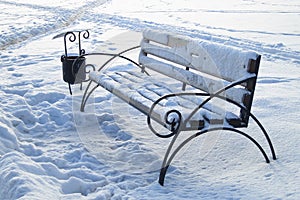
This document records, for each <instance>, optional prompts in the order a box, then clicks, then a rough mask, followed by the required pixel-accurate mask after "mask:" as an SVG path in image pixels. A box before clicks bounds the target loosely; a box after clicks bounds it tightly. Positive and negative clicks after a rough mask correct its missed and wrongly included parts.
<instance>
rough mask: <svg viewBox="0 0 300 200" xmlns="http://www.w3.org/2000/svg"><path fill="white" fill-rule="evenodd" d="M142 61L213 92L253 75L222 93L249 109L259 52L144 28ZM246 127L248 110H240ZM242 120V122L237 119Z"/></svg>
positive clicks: (143, 63)
mask: <svg viewBox="0 0 300 200" xmlns="http://www.w3.org/2000/svg"><path fill="white" fill-rule="evenodd" d="M139 63H140V64H141V65H142V66H143V67H145V68H150V69H152V70H154V71H157V72H159V73H161V74H164V75H166V76H168V77H171V78H174V79H176V80H178V81H181V82H183V83H184V84H187V85H191V86H192V87H194V88H198V89H200V90H203V91H205V92H208V93H210V94H212V93H214V92H216V91H218V90H219V89H221V88H223V87H225V86H226V85H228V84H230V83H232V82H236V81H239V80H241V79H244V78H248V77H254V78H253V79H251V80H250V81H247V82H245V83H242V84H240V85H238V86H235V87H233V88H231V89H230V90H228V91H226V92H224V93H222V95H223V96H225V97H226V98H228V99H231V100H234V101H236V102H237V103H239V104H241V105H244V106H245V107H246V108H247V109H248V110H249V112H250V109H251V105H252V100H253V94H254V89H255V84H256V76H257V73H258V67H259V63H260V55H258V54H256V53H255V52H250V51H245V50H241V49H237V48H233V47H229V46H225V45H222V44H217V43H213V42H209V41H203V40H199V39H192V38H189V37H185V36H178V35H173V34H170V33H166V32H159V31H154V30H145V31H144V32H143V39H142V41H141V52H140V56H139ZM239 115H240V119H241V121H242V123H243V125H244V126H247V124H248V119H249V113H248V112H245V111H244V110H240V114H239ZM238 123H240V122H238Z"/></svg>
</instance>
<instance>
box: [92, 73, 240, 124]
mask: <svg viewBox="0 0 300 200" xmlns="http://www.w3.org/2000/svg"><path fill="white" fill-rule="evenodd" d="M90 78H91V80H93V81H95V82H96V83H98V84H100V85H101V86H102V87H104V88H105V89H106V90H108V91H110V92H111V93H113V94H115V95H116V96H118V97H119V98H121V99H122V100H124V101H126V102H128V103H129V104H130V105H132V106H134V107H135V108H137V109H138V110H140V111H141V112H142V113H144V114H147V113H149V111H150V108H151V106H152V104H153V103H154V101H155V100H157V99H158V98H160V97H161V96H163V95H167V94H171V93H172V91H171V90H170V89H169V88H167V87H165V86H164V84H163V83H160V82H159V81H158V80H155V78H154V79H153V77H151V78H150V77H149V76H147V75H145V74H142V73H136V72H131V71H124V72H104V73H103V72H102V73H97V72H91V73H90ZM197 105H199V102H197V101H193V100H192V99H188V98H185V99H184V98H181V97H176V98H175V99H174V98H173V99H171V100H163V101H162V102H160V103H159V104H158V105H157V106H156V108H155V110H154V111H153V115H152V116H151V117H152V118H153V119H154V120H155V121H157V122H159V123H161V124H164V116H165V114H166V112H167V111H169V110H173V109H176V110H180V111H181V112H182V115H183V119H185V118H187V117H188V116H189V114H190V112H191V110H192V109H194V108H196V106H197ZM204 108H207V109H206V110H205V112H199V113H197V114H196V115H195V116H193V117H192V119H191V120H190V121H189V123H188V124H187V127H186V128H187V129H195V126H197V128H196V129H201V128H203V126H204V124H205V122H204V121H205V120H209V121H210V122H212V121H214V123H223V122H224V119H223V118H224V116H222V114H218V113H214V112H213V111H211V110H210V108H208V107H207V106H204ZM231 116H235V118H236V119H238V116H237V115H234V114H233V113H232V115H231Z"/></svg>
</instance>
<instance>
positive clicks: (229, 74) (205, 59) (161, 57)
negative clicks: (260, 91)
mask: <svg viewBox="0 0 300 200" xmlns="http://www.w3.org/2000/svg"><path fill="white" fill-rule="evenodd" d="M122 53H123V52H122ZM122 53H120V54H118V55H115V56H114V57H122V58H125V57H124V56H122V55H121V54H122ZM260 58H261V56H260V55H258V54H256V53H254V52H249V51H244V50H241V49H236V48H232V47H229V46H225V45H220V44H217V43H213V42H209V41H203V40H198V39H192V38H188V37H184V36H178V35H173V34H170V33H166V32H159V31H154V30H145V31H144V32H143V39H142V41H141V46H140V54H139V61H138V63H136V62H134V61H132V60H130V59H127V60H129V61H132V62H134V64H136V65H137V66H138V67H140V68H141V70H140V72H139V71H132V70H129V71H110V70H106V71H105V72H102V71H97V72H91V73H90V74H89V77H90V80H91V82H90V84H91V83H96V84H97V85H96V86H95V87H94V88H91V87H90V84H89V85H88V87H87V89H86V91H85V93H84V96H83V99H82V105H81V110H82V111H84V107H85V104H86V102H87V99H88V98H89V96H90V95H91V93H92V92H93V91H94V90H95V89H96V88H97V87H98V86H101V87H103V88H105V89H106V90H108V91H110V92H111V93H113V94H114V95H116V96H118V97H119V98H121V99H122V100H124V101H125V102H127V103H128V104H130V105H131V106H133V107H135V108H136V109H138V110H139V111H141V112H142V113H144V114H145V115H146V116H147V123H148V126H149V128H150V130H151V131H152V132H153V133H155V134H156V135H157V136H159V137H162V138H167V137H173V138H172V140H171V142H170V144H169V146H168V148H167V151H166V154H165V157H164V160H163V163H162V167H161V171H160V177H159V183H160V184H161V185H163V184H164V178H165V175H166V172H167V169H168V167H169V165H170V163H171V161H172V159H173V158H174V157H175V155H176V154H177V153H178V152H179V150H180V149H181V148H182V147H183V146H184V145H186V144H187V143H188V142H189V141H191V140H192V139H193V138H195V137H197V136H199V135H202V134H204V133H208V132H212V131H219V130H225V131H232V132H236V133H238V134H240V135H242V136H245V137H246V138H248V139H249V140H250V141H251V142H253V144H254V145H256V146H257V148H258V149H259V150H260V151H261V153H262V155H263V156H264V158H265V160H266V162H269V158H268V156H267V155H266V153H265V151H264V149H263V148H262V146H261V145H260V144H259V143H258V142H257V141H256V140H254V139H253V137H251V136H250V135H248V134H246V133H245V132H243V131H241V130H240V129H238V128H246V127H247V126H248V122H249V118H252V119H253V120H254V122H255V123H256V124H257V125H258V126H259V128H260V129H261V130H262V133H263V136H264V137H265V138H266V140H267V142H268V144H269V147H270V150H271V153H272V157H273V159H276V155H275V152H274V149H273V145H272V143H271V140H270V138H269V136H268V134H267V132H266V130H265V129H264V127H263V126H262V124H261V123H260V122H259V121H258V120H257V118H256V117H255V116H254V115H253V114H252V113H251V112H250V111H251V105H252V101H253V95H254V90H255V85H256V79H257V73H258V68H259V63H260ZM150 74H153V75H152V76H151V75H150ZM170 80H172V81H170ZM179 83H180V84H179ZM174 85H175V86H177V88H175V89H174ZM152 120H154V121H155V123H158V124H160V125H162V126H163V127H165V128H166V129H167V130H169V132H167V133H165V132H163V131H161V130H160V131H157V130H156V129H155V126H153V123H154V122H153V121H152ZM192 130H195V131H196V133H192V134H189V135H187V136H186V139H185V140H184V141H183V142H182V143H181V144H179V145H177V147H176V148H175V145H174V144H175V141H176V140H177V138H178V136H179V135H180V133H182V132H184V131H192ZM189 133H190V132H189Z"/></svg>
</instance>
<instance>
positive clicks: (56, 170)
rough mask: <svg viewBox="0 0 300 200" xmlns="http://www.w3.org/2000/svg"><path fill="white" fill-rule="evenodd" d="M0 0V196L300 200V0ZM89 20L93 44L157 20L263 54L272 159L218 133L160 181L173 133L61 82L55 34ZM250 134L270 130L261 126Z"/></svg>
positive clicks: (116, 42)
mask: <svg viewBox="0 0 300 200" xmlns="http://www.w3.org/2000/svg"><path fill="white" fill-rule="evenodd" d="M0 8H1V10H2V11H1V13H0V16H1V22H0V23H1V28H0V31H1V35H0V50H1V52H0V58H1V59H0V68H1V71H2V73H1V74H0V79H1V80H2V82H1V85H0V101H1V104H0V110H1V118H0V155H1V158H0V199H1V200H2V199H4V200H6V199H299V198H300V187H299V185H300V172H299V169H300V154H299V152H300V151H299V142H300V134H299V130H300V125H299V116H300V104H299V103H300V102H299V95H300V92H299V91H300V90H299V85H300V77H299V75H300V66H299V64H300V29H299V22H300V4H299V1H297V0H286V1H283V0H232V1H229V0H228V1H222V3H221V2H220V1H217V0H212V1H209V2H207V1H196V0H190V1H179V0H175V1H171V0H164V1H162V0H150V1H149V0H131V1H128V2H126V3H124V1H121V0H112V1H107V2H105V1H92V0H90V1H84V2H83V1H77V0H76V1H60V0H55V1H51V2H46V1H42V2H41V1H37V0H36V1H31V2H30V3H25V2H23V1H22V0H6V1H0ZM85 28H88V29H89V30H90V32H91V36H90V38H89V39H87V40H84V41H83V47H84V49H86V51H88V52H92V51H106V52H117V51H119V50H120V49H122V48H124V47H125V46H128V45H132V46H134V45H138V44H139V41H140V32H141V31H142V30H143V29H145V28H154V29H162V30H165V31H172V32H177V33H180V34H183V35H188V36H190V37H195V38H201V39H204V40H207V41H208V42H209V41H213V42H217V43H220V44H223V43H225V44H227V45H230V46H233V47H238V48H244V49H248V50H251V51H255V52H257V53H259V54H261V55H262V62H261V67H260V72H259V78H258V84H257V88H256V93H255V99H254V104H253V110H252V111H253V113H254V114H255V115H256V116H257V117H258V118H259V119H260V120H261V122H262V123H263V124H264V126H265V127H266V128H267V130H268V132H269V134H270V137H271V139H272V141H273V143H274V146H275V150H276V152H277V155H278V160H276V161H271V163H270V164H266V163H265V162H264V160H263V158H262V157H261V155H260V154H259V152H258V151H257V149H255V148H254V147H253V146H252V144H251V143H249V141H247V140H244V139H242V138H241V137H240V136H239V135H234V134H228V133H221V132H219V133H215V134H211V135H207V136H205V137H199V138H197V139H196V140H195V141H194V142H193V143H192V144H191V145H189V146H188V148H186V149H185V151H183V152H182V153H180V155H179V156H178V157H177V159H176V160H175V162H174V163H173V166H172V167H171V168H170V169H169V171H168V174H167V177H166V186H165V187H161V186H160V185H159V184H158V183H157V178H158V171H157V169H158V168H159V166H160V163H161V161H162V156H163V154H164V151H165V147H166V145H167V144H168V141H169V140H164V139H159V138H157V137H156V136H154V135H153V134H152V133H151V132H150V131H149V130H148V128H147V125H146V122H145V120H146V118H145V116H144V115H141V114H140V113H138V112H136V111H134V110H133V109H132V108H130V107H128V106H126V104H124V103H122V102H120V101H119V100H118V99H116V98H114V97H113V96H112V95H111V94H109V93H107V92H106V91H105V90H100V89H98V90H96V91H95V96H94V98H92V99H91V101H90V102H89V103H88V106H87V111H86V112H85V113H81V112H79V101H80V98H81V96H82V94H83V91H81V90H79V86H74V87H73V89H74V95H73V96H70V95H69V93H68V87H67V85H66V84H65V83H64V82H63V81H62V75H61V73H62V72H61V63H60V56H61V55H62V54H63V53H64V51H63V41H62V39H61V38H58V39H54V40H53V39H52V38H53V37H54V36H55V35H57V34H59V33H62V32H65V31H68V30H77V29H85ZM122 42H123V43H122ZM71 51H73V52H76V51H77V49H76V48H75V47H71ZM136 53H137V52H132V54H130V56H133V57H134V56H136ZM113 64H114V65H115V66H116V67H115V68H116V69H118V66H119V65H118V64H119V63H118V62H117V61H116V62H115V63H113ZM112 67H113V66H112ZM252 124H253V123H252ZM248 133H251V135H253V136H256V137H257V138H262V137H261V135H260V133H259V132H258V129H257V128H256V127H255V126H250V127H249V130H248ZM259 141H260V142H262V143H263V144H264V145H265V146H266V144H265V143H264V140H263V139H260V140H259ZM195 152H197V153H195Z"/></svg>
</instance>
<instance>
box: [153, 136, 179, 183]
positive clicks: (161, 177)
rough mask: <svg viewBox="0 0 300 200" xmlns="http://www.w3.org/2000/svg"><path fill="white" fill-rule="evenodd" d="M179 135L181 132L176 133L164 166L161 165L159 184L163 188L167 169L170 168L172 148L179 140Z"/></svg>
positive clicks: (165, 157) (166, 154)
mask: <svg viewBox="0 0 300 200" xmlns="http://www.w3.org/2000/svg"><path fill="white" fill-rule="evenodd" d="M179 133H180V131H177V133H175V135H174V137H173V138H172V140H171V142H170V144H169V146H168V149H167V151H166V153H165V156H164V160H163V162H162V165H161V169H160V174H159V180H158V182H159V184H160V185H162V186H163V185H164V180H165V175H166V173H167V169H168V166H167V161H168V157H169V155H170V152H171V150H172V148H173V146H174V143H175V141H176V140H177V138H178V136H179Z"/></svg>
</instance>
